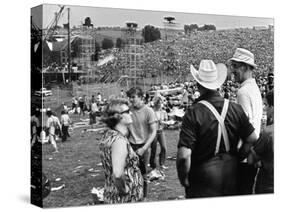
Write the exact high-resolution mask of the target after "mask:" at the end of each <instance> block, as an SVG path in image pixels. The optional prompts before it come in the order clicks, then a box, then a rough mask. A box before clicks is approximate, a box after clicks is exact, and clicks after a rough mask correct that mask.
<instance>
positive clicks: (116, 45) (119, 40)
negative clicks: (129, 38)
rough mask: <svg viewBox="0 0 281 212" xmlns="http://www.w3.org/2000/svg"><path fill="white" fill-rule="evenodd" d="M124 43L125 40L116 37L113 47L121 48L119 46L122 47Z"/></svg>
mask: <svg viewBox="0 0 281 212" xmlns="http://www.w3.org/2000/svg"><path fill="white" fill-rule="evenodd" d="M124 43H125V42H124V41H123V40H122V39H121V38H117V39H116V44H115V47H116V48H119V49H121V48H123V47H124Z"/></svg>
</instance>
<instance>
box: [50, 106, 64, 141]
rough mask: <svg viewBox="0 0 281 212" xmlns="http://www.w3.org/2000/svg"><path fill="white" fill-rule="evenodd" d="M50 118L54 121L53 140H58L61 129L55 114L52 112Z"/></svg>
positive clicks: (60, 135)
mask: <svg viewBox="0 0 281 212" xmlns="http://www.w3.org/2000/svg"><path fill="white" fill-rule="evenodd" d="M52 116H53V119H54V121H55V135H56V136H55V139H56V140H58V138H61V137H62V127H61V123H60V120H59V118H58V116H57V114H56V112H54V111H53V112H52Z"/></svg>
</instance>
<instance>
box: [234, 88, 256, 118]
mask: <svg viewBox="0 0 281 212" xmlns="http://www.w3.org/2000/svg"><path fill="white" fill-rule="evenodd" d="M244 92H245V91H243V92H242V91H240V92H239V91H238V93H237V103H238V104H239V105H241V106H242V108H243V110H244V112H245V113H246V115H247V117H248V118H249V120H250V123H253V117H252V116H253V112H252V108H251V100H250V98H249V96H248V95H247V94H246V93H244Z"/></svg>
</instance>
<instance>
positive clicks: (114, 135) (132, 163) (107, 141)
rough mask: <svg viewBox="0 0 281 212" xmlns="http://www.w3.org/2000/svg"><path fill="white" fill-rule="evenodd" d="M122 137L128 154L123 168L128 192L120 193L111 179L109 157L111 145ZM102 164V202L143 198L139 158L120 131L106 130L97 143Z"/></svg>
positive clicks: (120, 201) (122, 201)
mask: <svg viewBox="0 0 281 212" xmlns="http://www.w3.org/2000/svg"><path fill="white" fill-rule="evenodd" d="M117 139H122V140H125V141H126V143H127V149H128V155H127V157H126V165H125V168H124V176H125V184H126V186H127V187H128V188H129V192H128V193H127V194H125V195H120V194H119V192H118V190H117V188H116V186H115V185H114V181H113V168H112V162H111V161H112V159H111V145H112V144H113V143H114V142H115V141H116V140H117ZM99 147H100V156H101V161H102V166H103V168H104V173H105V185H104V203H107V204H108V203H109V204H112V203H125V202H138V201H141V200H142V199H143V177H142V175H141V172H140V169H139V167H138V163H139V158H138V156H137V155H136V153H135V152H134V151H133V149H132V148H131V146H130V144H129V141H128V139H127V138H126V137H124V136H123V135H122V134H121V133H119V132H118V131H115V130H108V131H107V132H106V133H105V134H104V136H103V137H102V139H101V142H100V143H99Z"/></svg>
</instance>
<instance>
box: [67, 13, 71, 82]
mask: <svg viewBox="0 0 281 212" xmlns="http://www.w3.org/2000/svg"><path fill="white" fill-rule="evenodd" d="M67 11H68V31H67V38H68V45H67V47H68V48H67V56H68V77H69V82H71V66H70V63H71V46H70V21H69V20H70V8H67Z"/></svg>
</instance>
